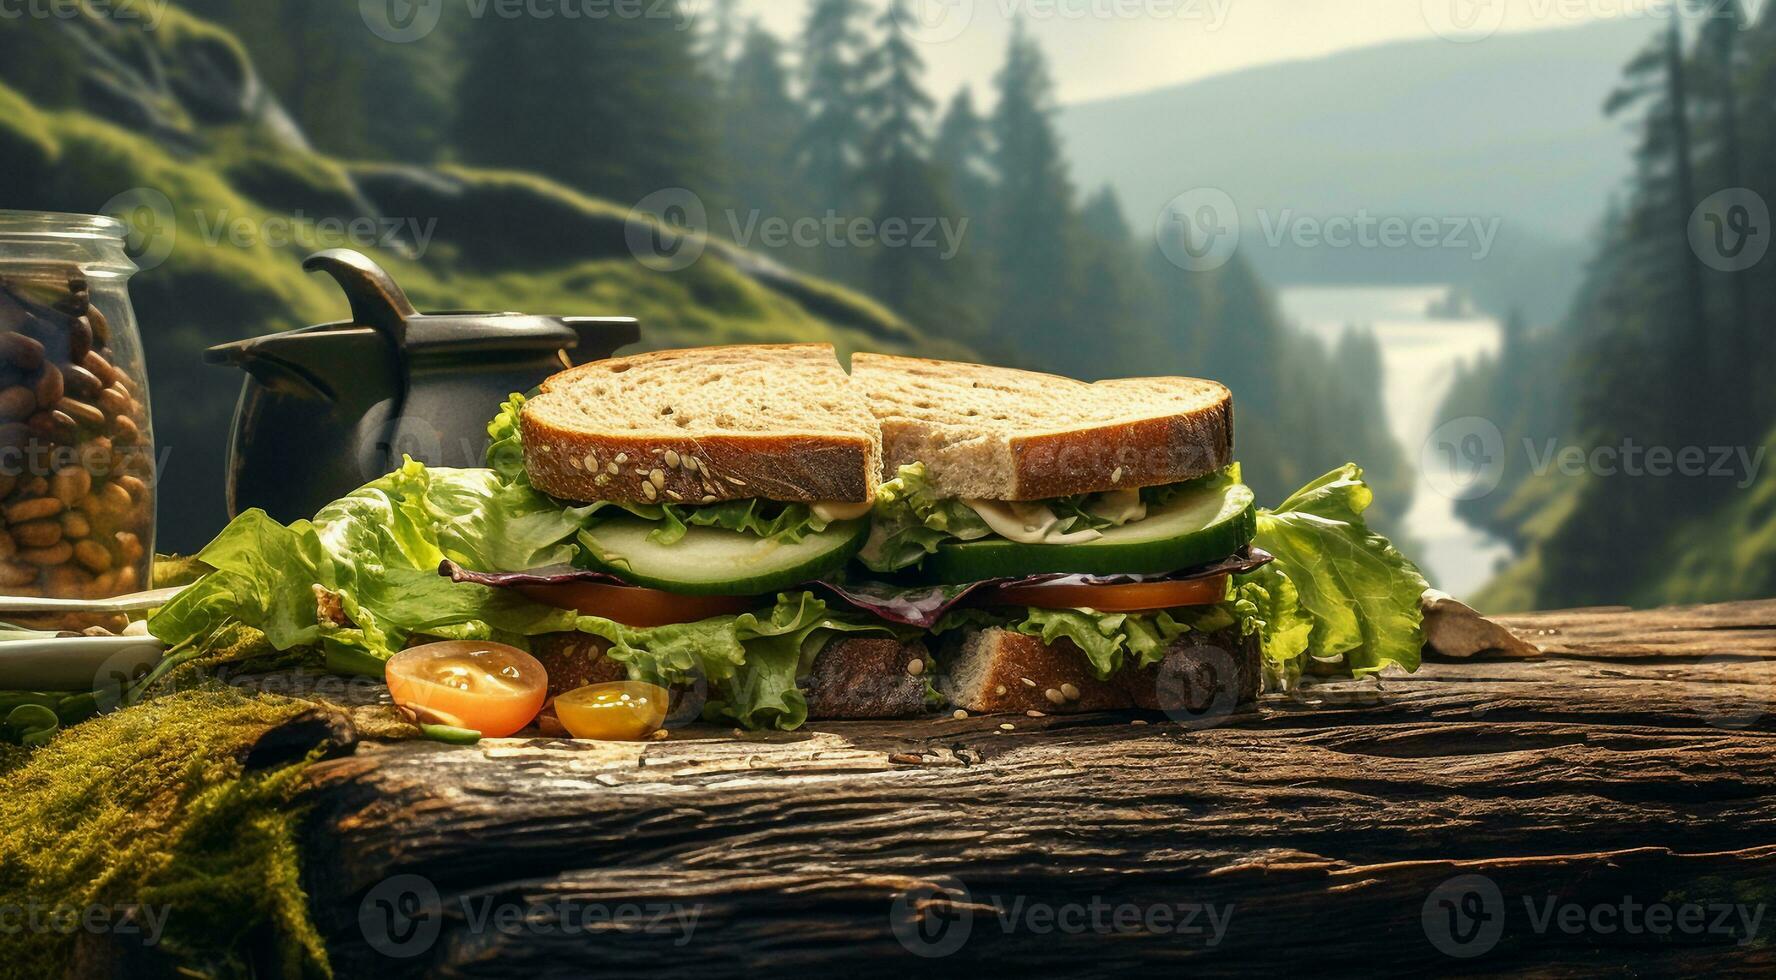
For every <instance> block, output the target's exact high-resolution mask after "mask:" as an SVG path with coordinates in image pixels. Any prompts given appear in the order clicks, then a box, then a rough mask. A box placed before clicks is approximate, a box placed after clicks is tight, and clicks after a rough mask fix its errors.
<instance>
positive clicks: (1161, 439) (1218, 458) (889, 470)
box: [851, 354, 1233, 500]
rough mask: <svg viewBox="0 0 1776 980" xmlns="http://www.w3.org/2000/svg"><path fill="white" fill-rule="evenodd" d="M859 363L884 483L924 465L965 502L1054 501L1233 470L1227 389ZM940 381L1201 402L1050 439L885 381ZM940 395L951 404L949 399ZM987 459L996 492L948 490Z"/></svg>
mask: <svg viewBox="0 0 1776 980" xmlns="http://www.w3.org/2000/svg"><path fill="white" fill-rule="evenodd" d="M851 363H852V373H853V376H854V378H858V379H859V380H861V381H862V383H863V385H864V387H865V389H866V391H869V392H870V397H871V409H872V410H873V411H875V413H876V416H877V419H878V420H879V421H880V422H881V424H882V438H883V448H884V453H883V469H884V473H883V477H884V479H892V478H893V476H894V475H895V471H896V470H897V469H898V468H899V467H900V466H901V465H903V464H906V463H913V462H922V463H925V464H926V465H927V467H928V468H930V470H931V474H932V478H933V480H934V481H935V483H936V484H937V486H938V487H939V488H940V490H943V491H944V492H946V493H951V494H952V495H955V496H981V497H986V498H987V499H996V500H1044V499H1048V498H1052V497H1064V496H1071V495H1073V494H1083V493H1100V492H1103V491H1107V490H1124V489H1136V488H1140V487H1150V486H1161V485H1164V484H1169V483H1182V482H1184V481H1186V480H1193V479H1196V478H1197V477H1201V476H1206V475H1208V474H1210V473H1213V472H1215V471H1216V470H1219V469H1221V468H1223V467H1225V466H1228V465H1230V464H1231V463H1232V462H1233V393H1232V392H1231V391H1229V390H1228V389H1227V386H1225V385H1223V384H1220V383H1219V382H1214V381H1205V380H1203V379H1199V378H1129V379H1117V380H1111V381H1100V382H1097V383H1095V384H1089V385H1088V384H1086V383H1084V382H1080V381H1076V380H1073V379H1071V378H1063V377H1060V376H1058V375H1046V374H1041V373H1038V372H1029V371H1014V370H1010V369H1005V368H993V367H983V366H981V365H973V364H962V363H955V362H949V361H938V360H930V359H926V358H915V357H900V356H896V355H885V354H857V355H855V356H854V357H853V358H852V362H851ZM933 374H938V375H942V376H944V377H945V378H946V379H953V383H955V384H958V385H959V384H961V383H962V382H963V381H967V380H968V379H970V378H971V377H974V376H977V375H978V376H979V378H980V380H979V382H978V384H977V386H978V387H983V388H987V389H989V390H991V389H993V387H994V385H995V383H996V382H997V381H998V380H999V379H1005V378H1010V379H1013V380H1014V381H1015V382H1016V383H1018V384H1022V385H1026V386H1042V387H1045V388H1049V389H1050V390H1054V391H1057V392H1060V393H1061V395H1063V396H1068V395H1069V393H1077V394H1078V397H1080V398H1082V399H1087V400H1091V401H1099V400H1104V399H1115V398H1116V397H1117V396H1118V395H1119V394H1126V395H1127V396H1128V398H1129V401H1130V403H1131V404H1133V403H1137V402H1139V401H1140V399H1141V398H1142V397H1143V396H1144V395H1150V394H1151V393H1152V392H1153V391H1155V390H1159V389H1165V388H1167V387H1168V386H1171V387H1173V388H1175V389H1176V390H1180V391H1188V392H1190V393H1191V394H1192V395H1193V396H1196V400H1197V401H1198V402H1200V404H1198V405H1196V406H1195V407H1192V408H1191V409H1189V410H1187V411H1174V412H1171V413H1170V414H1162V415H1151V416H1147V417H1137V418H1127V419H1120V420H1115V421H1106V422H1101V423H1095V424H1094V423H1091V422H1081V423H1079V424H1077V425H1068V426H1067V427H1064V428H1060V429H1057V430H1056V431H1049V432H1043V431H1040V429H1036V430H1035V431H1029V432H1021V431H1015V428H1014V430H1013V431H1010V432H1003V431H991V430H987V431H981V430H977V429H975V428H972V427H971V426H970V425H968V424H965V423H963V422H962V420H958V419H954V418H946V416H945V413H944V412H943V410H942V407H941V404H940V405H938V406H928V405H922V404H921V403H918V402H916V401H914V402H908V401H907V400H906V398H905V396H904V394H902V395H900V396H898V397H897V396H896V394H894V393H893V392H892V391H890V390H889V387H887V386H885V385H884V384H883V379H884V378H894V377H897V376H930V375H933ZM1050 382H1052V385H1050V384H1049V383H1050ZM890 384H891V383H890ZM936 397H938V398H939V400H940V403H941V397H942V396H941V394H940V395H937V396H936ZM1011 397H1013V398H1015V396H1011ZM1057 397H1059V396H1057ZM926 409H934V410H933V411H926ZM986 456H992V457H993V462H992V464H991V468H992V469H994V470H995V472H996V476H995V478H994V479H992V480H991V481H988V482H989V483H990V485H986V484H983V481H981V480H980V479H979V478H978V477H977V478H974V479H968V480H964V481H963V482H964V483H966V484H968V485H967V486H966V487H965V488H964V487H963V486H961V485H960V484H958V485H950V486H946V484H950V483H951V482H952V481H954V480H955V479H956V477H955V475H954V467H955V465H956V463H957V461H958V460H962V459H964V458H966V459H968V460H979V459H981V458H983V457H986ZM987 490H992V491H993V492H990V493H989V492H985V491H987ZM964 491H965V492H964Z"/></svg>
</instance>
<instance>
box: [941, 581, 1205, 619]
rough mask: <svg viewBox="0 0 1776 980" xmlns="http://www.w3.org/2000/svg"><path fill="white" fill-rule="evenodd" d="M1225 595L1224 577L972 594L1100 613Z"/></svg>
mask: <svg viewBox="0 0 1776 980" xmlns="http://www.w3.org/2000/svg"><path fill="white" fill-rule="evenodd" d="M1225 598H1227V576H1225V575H1217V576H1215V577H1214V578H1203V579H1190V580H1188V581H1183V582H1133V583H1130V584H1128V585H1073V584H1065V583H1063V584H1056V583H1052V582H1044V583H1041V584H1038V585H1000V586H995V587H993V588H990V589H982V590H981V591H979V592H977V593H975V601H976V602H977V603H979V604H980V605H983V606H1035V607H1036V608H1038V609H1096V610H1097V611H1099V612H1148V611H1150V610H1154V609H1176V608H1178V607H1180V606H1212V605H1214V604H1216V603H1218V602H1220V601H1222V600H1223V599H1225Z"/></svg>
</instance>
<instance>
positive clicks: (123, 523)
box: [0, 211, 156, 599]
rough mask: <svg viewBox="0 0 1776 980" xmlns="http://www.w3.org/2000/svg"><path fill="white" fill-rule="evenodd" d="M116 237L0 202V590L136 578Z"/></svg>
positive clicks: (150, 466) (131, 268) (131, 355)
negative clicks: (4, 206)
mask: <svg viewBox="0 0 1776 980" xmlns="http://www.w3.org/2000/svg"><path fill="white" fill-rule="evenodd" d="M126 233H127V229H126V227H125V226H124V225H123V224H122V223H121V222H119V221H115V220H113V219H111V218H103V217H97V216H93V215H79V214H44V213H37V212H28V211H0V594H4V595H14V596H32V597H43V598H54V599H101V598H106V597H109V596H115V595H122V594H124V593H128V592H136V591H140V590H142V589H146V588H148V587H149V573H150V571H151V563H152V561H153V558H154V486H155V462H156V461H155V456H154V437H153V433H152V430H151V429H150V426H149V414H148V375H147V371H146V370H145V368H144V366H143V360H142V339H141V337H140V336H139V335H138V334H137V332H136V317H135V312H134V311H133V310H132V309H131V308H130V301H129V292H128V284H129V277H130V276H131V274H133V273H134V272H135V271H136V266H135V263H133V262H131V261H130V259H129V256H128V255H127V254H126V253H125V252H124V237H125V235H126Z"/></svg>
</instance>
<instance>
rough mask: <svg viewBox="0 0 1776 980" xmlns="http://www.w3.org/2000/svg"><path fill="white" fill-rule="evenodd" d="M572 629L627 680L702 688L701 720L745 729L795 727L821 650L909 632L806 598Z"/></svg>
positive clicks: (589, 619)
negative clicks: (806, 680) (670, 619)
mask: <svg viewBox="0 0 1776 980" xmlns="http://www.w3.org/2000/svg"><path fill="white" fill-rule="evenodd" d="M576 627H577V628H578V629H579V630H580V631H582V632H585V633H591V634H593V635H595V636H600V637H603V638H604V639H606V640H609V641H610V643H611V649H610V652H609V654H608V656H610V658H611V659H613V660H616V661H618V662H620V663H623V664H626V665H627V666H628V668H629V676H630V677H631V679H635V680H646V681H650V682H652V683H655V684H662V685H667V686H675V685H691V686H693V687H696V686H702V685H707V691H708V700H707V702H706V703H705V705H704V709H703V715H704V717H705V718H706V719H708V720H710V721H724V720H725V721H733V722H738V723H739V724H740V725H742V726H744V727H747V728H773V727H774V728H781V729H784V730H789V729H794V728H799V727H801V725H802V723H803V722H805V721H806V720H807V718H808V702H807V699H806V698H805V697H804V696H803V694H802V692H801V690H800V688H799V687H797V685H796V679H797V678H798V677H800V676H802V675H803V674H804V673H806V672H807V671H808V670H809V669H810V668H811V667H812V666H813V663H814V658H815V657H816V656H818V655H819V653H820V651H821V649H822V648H824V647H825V645H826V644H827V643H828V642H829V641H831V640H832V639H833V638H835V637H837V636H839V635H841V634H844V633H876V634H881V635H887V636H895V635H901V634H907V633H912V632H916V631H911V630H905V629H901V628H897V627H891V626H888V625H887V624H884V623H880V622H876V621H873V620H870V619H869V618H867V617H864V616H861V615H859V614H854V613H852V614H840V613H835V612H833V611H832V610H831V609H829V608H828V606H827V604H826V603H825V602H824V601H822V600H821V599H819V598H818V597H816V596H815V595H814V594H812V593H809V592H798V593H792V594H784V595H780V596H778V597H777V604H776V606H774V607H772V608H771V609H770V610H768V611H765V612H760V613H744V614H741V615H739V616H720V617H717V618H714V619H706V620H703V621H702V622H698V623H681V624H675V625H671V626H659V627H654V628H651V629H638V628H635V627H630V626H624V625H622V624H620V623H613V622H611V621H610V620H607V619H599V618H597V617H593V616H583V617H580V619H579V621H578V623H577V624H576Z"/></svg>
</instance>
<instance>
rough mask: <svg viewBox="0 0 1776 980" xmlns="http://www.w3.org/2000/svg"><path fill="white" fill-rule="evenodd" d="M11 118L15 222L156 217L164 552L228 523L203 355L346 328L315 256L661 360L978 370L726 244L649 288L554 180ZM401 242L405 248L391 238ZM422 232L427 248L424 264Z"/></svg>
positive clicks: (88, 123)
mask: <svg viewBox="0 0 1776 980" xmlns="http://www.w3.org/2000/svg"><path fill="white" fill-rule="evenodd" d="M0 109H4V110H5V111H0V172H4V173H8V174H17V175H19V176H20V179H19V181H18V183H17V187H16V190H17V194H16V196H15V197H13V198H12V199H11V200H9V201H8V204H9V205H11V206H17V207H27V208H35V209H42V210H54V211H73V212H94V211H98V210H102V209H104V208H105V207H106V206H107V204H108V203H110V202H111V201H112V200H113V198H114V197H115V196H116V195H118V194H120V193H125V192H131V191H134V192H135V194H134V199H135V201H136V203H137V204H141V205H147V206H146V207H137V208H136V209H134V211H133V214H134V215H135V216H136V218H137V220H136V222H135V226H136V228H137V230H138V235H137V239H136V241H137V243H138V244H141V243H143V242H148V243H149V244H150V245H151V246H158V247H159V248H160V249H163V250H164V249H166V248H167V247H168V246H169V245H170V251H166V252H165V258H164V261H162V262H161V263H160V264H159V265H158V266H155V267H153V268H149V269H146V270H145V271H143V272H142V273H141V274H140V275H138V276H137V277H136V278H135V280H134V281H133V282H132V283H131V294H132V297H133V299H134V302H135V305H136V309H137V313H138V315H139V320H140V321H141V328H142V333H143V337H144V343H145V346H146V348H147V352H148V358H149V365H150V372H151V378H150V380H151V382H152V383H153V388H154V390H155V391H156V392H157V393H160V395H161V397H158V398H156V400H155V405H154V416H155V427H156V437H157V439H158V441H159V443H160V445H161V446H162V447H163V448H169V447H170V448H171V449H172V450H173V453H172V456H171V457H170V458H169V464H168V467H167V470H166V472H165V474H164V481H163V484H162V488H163V492H162V494H161V497H160V500H161V505H160V511H161V531H162V535H161V544H162V545H163V547H168V548H172V549H178V550H195V549H196V548H197V547H199V546H201V545H202V544H203V542H204V541H206V540H208V538H209V536H210V535H211V534H213V533H214V531H215V530H216V529H217V528H218V527H220V526H221V524H222V523H223V521H224V520H225V519H226V514H225V513H224V510H223V501H222V485H223V468H222V467H223V460H222V455H223V454H222V449H223V446H224V445H225V438H226V433H227V427H228V419H229V417H230V415H231V413H232V410H233V405H234V401H235V398H236V395H237V393H238V391H239V386H240V382H241V377H240V375H239V374H237V373H234V372H231V371H228V370H226V369H223V368H218V367H211V366H207V365H204V364H203V363H202V356H203V351H204V350H205V349H206V348H208V347H210V346H212V345H214V344H218V343H223V342H226V341H230V340H235V339H239V338H242V337H249V336H256V335H260V334H264V333H269V332H273V331H278V330H286V329H291V328H294V327H298V326H303V325H306V324H310V323H319V322H326V321H331V320H338V319H344V318H345V317H347V316H348V311H347V307H346V303H345V300H344V297H343V296H342V295H340V293H339V291H338V289H337V288H336V287H335V286H334V285H333V284H332V283H331V282H330V281H329V280H327V279H325V278H324V277H317V276H312V275H309V274H307V273H305V272H303V271H302V268H301V263H302V260H303V259H304V258H305V257H307V255H309V254H310V253H311V252H313V251H315V250H317V249H319V248H323V247H334V246H339V245H349V246H351V247H354V248H358V249H359V250H360V251H363V252H365V253H367V254H369V255H370V256H371V257H372V258H374V259H376V260H377V261H378V262H380V263H382V264H383V265H384V266H385V267H386V268H388V269H389V271H390V272H391V273H392V274H393V275H395V276H396V278H397V279H398V280H399V281H400V282H401V284H402V285H403V286H404V287H405V288H406V289H407V291H408V292H409V294H410V295H411V296H412V297H413V299H414V301H415V303H416V304H417V305H419V306H420V307H421V308H422V309H490V310H521V311H526V312H536V313H554V314H563V315H582V316H598V315H602V316H619V315H626V316H635V317H638V318H640V319H641V321H642V324H643V338H644V345H645V346H646V347H651V348H659V347H670V346H685V345H697V344H712V343H769V342H784V341H809V340H824V341H829V342H831V343H833V344H834V345H836V346H837V347H839V348H840V349H841V350H842V351H845V352H850V351H854V350H859V349H865V348H867V349H872V350H885V351H891V352H904V353H916V354H926V355H933V356H957V357H966V356H968V351H967V350H966V349H965V348H963V347H961V346H960V345H958V344H955V343H953V342H949V341H945V340H933V339H930V338H928V337H926V336H925V335H924V334H922V333H920V332H919V331H917V330H915V329H914V328H912V327H910V326H908V325H907V324H906V323H905V322H904V321H902V320H900V319H899V318H898V317H896V316H895V315H894V314H892V313H890V312H888V311H887V310H885V309H883V308H882V307H880V306H879V305H877V304H875V303H873V302H871V301H869V300H867V299H865V298H863V297H861V296H858V295H857V294H854V293H851V292H850V291H848V290H845V289H842V288H840V287H837V286H833V285H830V284H826V283H821V282H818V281H814V280H810V279H808V278H807V277H804V276H801V275H799V274H796V273H792V272H789V271H787V270H784V269H782V268H780V267H778V266H775V265H774V264H772V263H770V262H768V261H767V260H764V259H760V258H757V257H754V256H751V255H749V254H747V253H745V252H743V251H742V250H739V249H737V248H736V247H734V246H733V245H730V244H727V243H723V242H720V241H703V240H699V241H698V242H697V243H696V245H697V247H701V248H702V249H703V251H702V254H701V257H700V258H699V259H698V260H697V261H696V262H694V263H693V264H691V265H690V266H688V267H687V268H684V269H681V270H676V271H658V270H655V269H651V268H648V267H647V266H645V265H643V264H641V263H639V262H637V261H636V260H635V258H634V256H633V255H632V254H631V253H630V251H629V247H628V243H627V242H628V239H627V235H628V233H629V231H630V230H631V229H632V223H633V221H634V220H636V219H634V218H633V216H632V215H631V214H630V211H629V209H627V208H625V207H619V206H617V205H614V204H610V203H607V202H602V201H597V200H594V199H591V198H588V197H586V196H584V195H581V194H577V193H575V192H573V191H571V190H568V189H566V188H564V187H561V186H559V185H556V184H554V183H551V182H550V181H548V180H545V179H543V178H539V177H535V176H531V175H525V174H516V173H503V172H489V171H478V170H473V169H468V168H459V167H447V168H414V167H390V166H388V165H364V164H350V163H346V162H341V161H337V160H333V159H330V158H328V157H325V156H324V155H319V154H315V153H312V152H309V151H307V150H305V149H302V148H301V147H299V146H291V145H289V144H287V143H281V142H277V141H274V140H271V139H270V138H269V137H268V135H267V134H266V133H265V132H264V130H263V128H262V127H256V126H253V125H249V124H246V123H233V124H226V125H218V126H212V127H210V128H208V129H206V130H205V131H204V135H205V139H204V141H203V142H202V143H201V144H198V145H196V146H195V147H187V146H182V145H181V146H168V145H166V144H165V143H164V142H163V141H160V140H157V139H154V138H150V137H149V136H146V135H143V134H141V133H137V132H134V131H132V130H130V129H127V128H124V127H122V126H119V125H115V124H113V123H109V122H104V121H101V120H100V119H98V118H96V117H94V116H92V115H90V114H88V113H86V112H82V111H79V110H72V109H70V110H58V111H39V110H37V109H33V108H32V107H31V103H30V101H29V100H28V99H26V98H25V97H24V96H22V95H21V94H20V93H19V92H17V91H16V90H13V89H9V88H6V87H5V86H4V85H0ZM162 202H164V203H162ZM161 212H165V213H161ZM366 217H369V218H373V219H378V220H377V223H376V224H375V225H373V226H372V227H374V229H375V231H374V233H373V234H372V235H371V236H370V238H369V239H368V240H364V239H361V238H350V239H349V240H348V239H347V238H344V237H333V236H327V235H325V234H321V235H319V236H317V234H316V232H317V231H320V229H317V228H316V226H315V225H314V224H313V222H316V221H319V220H321V219H343V220H349V219H353V218H366ZM649 220H651V219H649ZM305 222H306V223H305ZM390 228H392V229H396V230H398V231H399V232H401V234H399V235H396V236H393V237H386V238H385V237H384V236H383V231H384V230H385V229H390ZM414 228H419V229H422V230H423V231H424V232H425V233H426V235H427V236H429V237H427V238H426V240H425V241H424V245H425V247H424V248H423V249H416V248H414V246H415V245H417V244H418V242H416V241H415V240H414V239H415V237H416V236H414V235H413V234H412V230H413V229H414ZM659 234H660V235H662V236H667V237H670V236H672V235H676V234H679V233H678V232H676V231H675V230H673V229H670V228H660V229H659ZM144 235H147V236H153V237H149V238H144V237H143V236H144ZM147 254H149V255H154V254H157V253H156V252H154V251H153V250H152V248H151V250H150V251H149V252H148V253H147ZM167 391H176V392H178V397H177V398H168V397H165V392H167ZM492 407H493V406H490V407H489V409H490V411H491V409H492Z"/></svg>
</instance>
